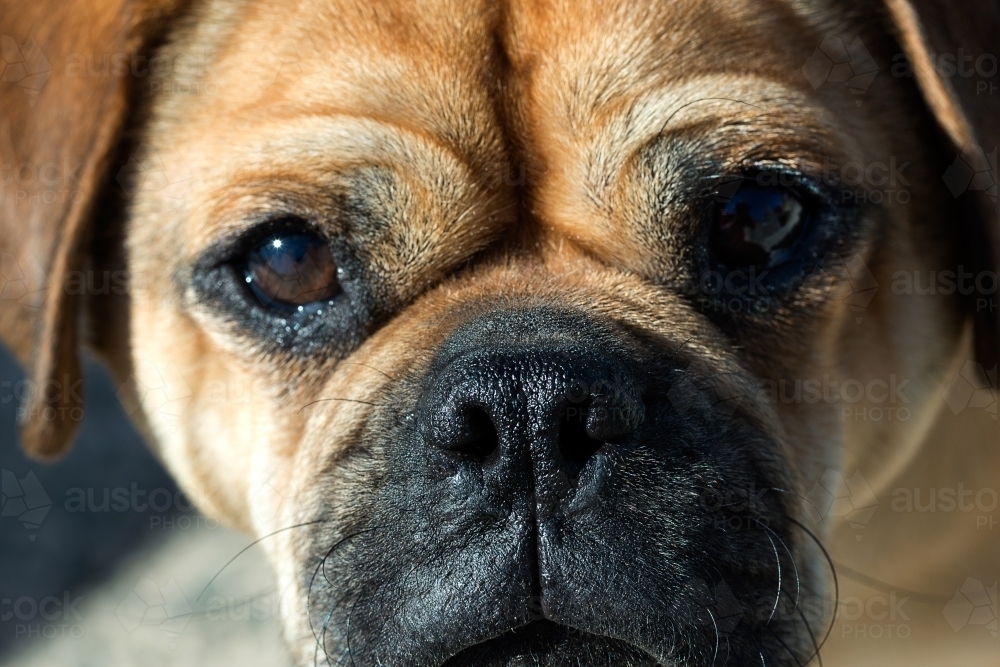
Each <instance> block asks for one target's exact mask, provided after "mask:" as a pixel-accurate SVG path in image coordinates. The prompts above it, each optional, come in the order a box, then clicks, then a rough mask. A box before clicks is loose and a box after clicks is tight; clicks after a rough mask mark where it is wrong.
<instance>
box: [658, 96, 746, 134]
mask: <svg viewBox="0 0 1000 667" xmlns="http://www.w3.org/2000/svg"><path fill="white" fill-rule="evenodd" d="M711 101H725V102H735V103H736V104H745V105H747V106H749V107H753V108H754V109H761V107H759V106H757V105H756V104H751V103H750V102H744V101H743V100H735V99H733V98H731V97H699V98H698V99H696V100H691V101H690V102H685V103H684V104H682V105H680V106H679V107H677V109H675V110H674V112H673V113H671V114H670V115H669V116H667V120H665V121H664V122H663V125H662V126H661V127H660V134H663V133H664V132H665V131H666V130H667V125H669V124H670V121H672V120H673V119H674V116H676V115H677V114H679V113H680V112H681V111H683V110H684V109H686V108H688V107H689V106H691V105H693V104H699V103H700V102H711Z"/></svg>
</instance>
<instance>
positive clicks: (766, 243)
mask: <svg viewBox="0 0 1000 667" xmlns="http://www.w3.org/2000/svg"><path fill="white" fill-rule="evenodd" d="M809 215H810V211H809V209H808V207H807V206H806V204H805V202H803V201H802V199H801V198H800V197H799V196H798V195H797V194H796V193H794V192H792V191H791V190H789V189H787V188H784V187H768V186H761V185H757V184H755V183H753V182H752V181H751V182H744V183H743V184H742V185H740V187H739V189H738V190H737V191H736V192H735V193H734V194H733V195H732V196H731V197H729V198H728V199H727V200H726V201H724V202H721V203H720V204H719V205H718V208H717V210H716V211H715V216H714V218H715V219H714V220H713V226H712V235H711V245H712V250H713V252H714V253H715V255H716V257H718V258H719V259H720V260H722V261H723V262H724V263H725V264H726V265H727V266H729V267H732V268H746V267H751V266H756V267H761V268H773V267H775V266H777V265H779V264H781V263H783V262H784V261H786V260H787V259H788V257H789V255H790V254H791V252H792V249H793V248H794V246H795V242H796V240H797V239H798V238H799V237H800V236H801V235H802V233H803V230H804V228H805V227H806V226H807V224H808V222H809V221H808V218H809Z"/></svg>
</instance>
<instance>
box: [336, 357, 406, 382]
mask: <svg viewBox="0 0 1000 667" xmlns="http://www.w3.org/2000/svg"><path fill="white" fill-rule="evenodd" d="M340 363H342V364H344V365H345V366H364V367H365V368H370V369H371V370H373V371H375V372H376V373H381V374H382V375H384V376H386V377H387V378H389V379H390V380H392V381H395V380H396V378H394V377H393V376H391V375H389V374H388V373H386V372H385V371H383V370H381V369H379V368H375V367H374V366H369V365H368V364H362V363H361V362H358V361H342V362H340Z"/></svg>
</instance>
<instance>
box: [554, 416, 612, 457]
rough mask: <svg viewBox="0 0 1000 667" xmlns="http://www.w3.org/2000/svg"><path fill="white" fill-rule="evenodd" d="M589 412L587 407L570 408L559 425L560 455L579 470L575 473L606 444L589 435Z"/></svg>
mask: <svg viewBox="0 0 1000 667" xmlns="http://www.w3.org/2000/svg"><path fill="white" fill-rule="evenodd" d="M588 412H589V410H588V409H587V407H586V406H569V407H567V408H566V410H565V411H564V413H563V419H562V423H560V424H559V453H560V454H561V455H562V458H563V460H564V461H566V462H567V463H569V464H571V465H574V466H575V467H576V468H577V470H576V471H575V472H579V469H580V468H583V466H584V464H586V463H587V461H588V460H589V459H590V457H592V456H593V455H594V454H596V453H597V450H599V449H600V448H601V446H602V445H603V444H604V443H603V442H602V441H600V440H597V439H595V438H592V437H590V434H589V433H587V414H588Z"/></svg>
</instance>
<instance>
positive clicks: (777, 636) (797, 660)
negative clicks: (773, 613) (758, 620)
mask: <svg viewBox="0 0 1000 667" xmlns="http://www.w3.org/2000/svg"><path fill="white" fill-rule="evenodd" d="M765 629H766V630H767V631H768V632H769V633H770V635H771V636H772V637H774V638H775V639H777V640H778V643H779V644H781V647H782V648H783V649H785V650H786V651H787V652H788V655H790V656H792V660H794V661H795V664H796V665H798V666H799V667H804V665H803V664H802V661H801V660H799V656H797V655H795V653H793V652H792V649H790V648H788V644H786V643H785V640H784V639H782V638H781V635H779V634H778V633H777V632H775V631H774V630H772V629H771V628H768V627H765Z"/></svg>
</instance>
